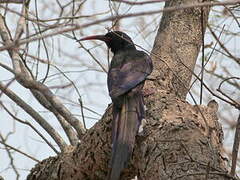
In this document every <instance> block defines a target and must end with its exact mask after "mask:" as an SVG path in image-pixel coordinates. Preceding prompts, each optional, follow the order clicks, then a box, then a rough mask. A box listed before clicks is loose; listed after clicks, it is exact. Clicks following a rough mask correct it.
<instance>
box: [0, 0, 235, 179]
mask: <svg viewBox="0 0 240 180" xmlns="http://www.w3.org/2000/svg"><path fill="white" fill-rule="evenodd" d="M65 1H66V2H68V1H67V0H65ZM46 2H47V3H48V4H49V6H48V7H42V4H44V3H46ZM61 2H64V1H61ZM51 3H52V4H51ZM33 5H34V1H32V2H31V10H32V11H34V6H33ZM55 5H56V4H55V3H53V2H49V1H47V0H45V1H41V2H40V1H39V2H38V6H39V7H38V8H39V9H41V8H44V12H42V11H41V12H39V17H40V18H41V19H46V18H49V16H50V18H54V13H52V9H54V8H53V7H51V6H55ZM162 5H163V3H161V4H160V3H159V4H153V5H144V6H135V7H132V8H130V9H128V7H129V6H127V5H124V4H122V5H121V11H120V12H121V13H122V14H124V13H126V12H128V13H134V12H142V11H149V10H154V9H156V10H157V9H160V8H161V7H162ZM93 6H94V8H93ZM20 7H21V5H9V8H13V9H15V10H18V9H20ZM215 9H217V10H220V9H219V8H215ZM108 10H109V2H108V1H96V0H88V1H87V3H86V4H85V5H84V8H83V11H82V15H90V14H94V13H96V12H97V13H101V12H106V11H108ZM1 12H2V11H1ZM108 16H110V13H108V14H107V15H106V14H105V15H101V16H98V17H97V18H98V19H100V18H103V17H108ZM160 17H161V14H156V15H151V16H145V17H137V18H130V19H129V18H128V19H125V20H122V21H121V27H124V28H121V30H122V31H125V32H127V33H128V34H129V35H130V36H131V37H132V39H133V40H134V42H135V43H136V44H138V45H140V46H141V47H143V48H144V49H147V50H149V51H150V50H151V48H152V45H153V41H154V37H155V34H156V32H157V28H156V24H155V23H150V22H152V21H154V20H155V19H156V22H158V21H159V19H160ZM17 20H18V17H17V16H9V17H8V20H7V23H8V25H9V26H10V27H11V29H14V28H15V26H16V22H17ZM143 20H145V21H146V22H149V24H145V23H143ZM91 21H92V20H91V19H90V18H87V19H86V18H85V19H84V18H83V19H80V20H79V21H78V24H84V23H86V22H91ZM221 21H223V20H222V19H219V18H217V17H215V18H212V19H210V22H214V23H217V24H218V23H219V24H220V23H221ZM136 22H138V24H141V25H135V24H136ZM225 23H226V26H230V27H231V29H236V32H239V30H240V29H239V28H238V27H237V26H236V23H234V22H231V20H227V21H226V22H225ZM141 26H146V29H147V30H148V31H152V33H151V34H150V35H149V36H147V37H146V38H145V37H144V36H145V34H142V33H139V32H140V31H141ZM107 27H111V22H106V23H102V24H97V25H94V26H91V27H88V28H85V29H82V30H81V33H82V34H83V35H84V36H87V35H92V34H105V33H106V32H107V30H106V28H107ZM226 28H227V27H226ZM228 28H229V27H228ZM31 32H32V31H31ZM79 32H80V31H79ZM79 32H76V34H77V35H78V37H79V39H80V38H81V36H80V33H79ZM222 40H223V41H225V42H228V45H229V47H230V48H231V50H232V52H233V53H234V54H237V53H236V52H240V51H239V47H238V46H237V42H239V41H238V40H236V39H229V37H226V36H225V35H223V36H222ZM205 41H206V42H205V44H209V43H210V42H211V41H213V39H212V37H211V36H209V35H206V38H205ZM46 42H47V43H49V44H54V46H55V49H52V48H50V49H48V51H49V56H50V60H51V62H54V64H56V65H57V66H58V68H60V69H61V70H63V71H71V72H70V73H67V76H68V77H69V78H70V79H71V80H73V81H76V86H77V88H78V90H79V92H80V94H81V97H82V99H83V103H84V106H86V107H88V108H90V109H92V110H94V111H96V112H97V113H99V114H100V115H101V114H103V113H104V111H105V109H106V107H107V106H108V104H109V103H110V102H111V100H110V98H109V97H108V93H107V86H106V77H107V76H106V73H104V72H96V71H93V70H89V69H87V68H86V67H83V66H82V62H84V63H86V64H88V65H90V66H92V65H95V62H93V61H92V60H91V57H90V56H89V55H87V54H86V53H85V52H84V50H83V49H80V48H79V44H78V43H76V42H75V41H73V40H71V39H68V38H67V37H65V36H63V35H62V36H61V35H58V36H55V37H52V38H48V39H47V40H46ZM214 42H215V41H214ZM95 43H97V44H98V45H99V46H100V47H96V45H95ZM163 43H164V42H163ZM83 44H84V45H85V46H86V47H87V48H91V52H93V53H95V54H96V56H97V57H98V59H99V61H100V62H102V64H104V65H105V67H107V57H108V56H107V48H106V46H105V44H103V43H101V42H83ZM101 47H104V48H101ZM36 48H37V43H33V44H32V45H31V46H30V53H32V54H34V55H36V53H37V50H36ZM58 49H62V50H63V52H64V53H67V54H71V55H72V58H65V56H64V53H59V52H58ZM206 53H207V52H206ZM238 55H240V54H239V53H238ZM40 57H41V58H43V59H44V58H46V55H45V53H44V51H43V50H42V51H41V55H40ZM63 57H64V58H63ZM73 57H74V58H73ZM76 57H77V59H76ZM199 57H200V56H199ZM0 59H1V62H2V63H4V64H6V65H9V66H11V63H10V60H9V58H8V54H7V53H6V52H0ZM210 61H211V63H214V62H215V63H216V62H218V63H219V61H221V66H226V67H231V73H232V74H234V75H235V76H240V73H239V70H238V69H237V68H238V66H237V65H235V64H234V63H233V62H232V61H229V60H228V61H227V60H226V59H225V57H224V56H223V55H217V56H216V55H215V56H213V58H212V59H211V60H210ZM63 62H67V63H66V64H69V66H64V67H62V66H60V65H58V64H61V63H63ZM199 62H200V61H198V64H200V63H199ZM211 65H212V64H209V65H208V68H210V67H211ZM40 69H41V73H40V74H39V77H44V75H45V72H46V65H40ZM99 70H100V68H99ZM217 70H218V69H217ZM80 71H81V72H80ZM196 72H199V70H196ZM55 73H57V71H56V70H55V69H54V68H53V67H52V68H51V71H50V74H55ZM12 77H13V76H12V75H11V74H9V73H8V72H7V71H5V70H4V69H3V68H0V81H2V82H6V81H5V80H7V79H10V78H12ZM205 77H206V80H205V81H206V82H209V81H211V82H214V83H215V84H218V83H219V82H217V81H216V78H214V77H211V76H209V75H207V74H206V75H205ZM39 79H41V78H39ZM62 79H64V78H62ZM65 82H66V81H65ZM91 83H92V84H94V83H98V84H100V87H99V86H94V85H92V84H91ZM59 84H61V80H59V79H54V77H52V78H51V77H50V78H49V79H48V80H47V85H49V86H52V85H59ZM86 85H88V86H86ZM196 85H198V84H197V83H196ZM216 88H217V87H216ZM10 89H12V90H14V91H15V92H16V93H17V94H18V95H19V96H20V97H21V98H23V99H24V100H26V101H27V102H29V103H30V104H31V106H32V107H34V108H35V109H37V110H38V111H39V112H40V114H41V115H42V116H43V117H44V118H45V119H47V121H48V122H49V123H51V124H52V125H53V126H54V128H56V129H57V130H58V131H59V132H60V133H61V135H63V137H64V139H65V140H67V138H66V136H65V135H64V134H63V130H62V129H61V127H60V125H59V123H58V122H57V121H56V119H55V118H54V116H52V114H51V113H49V112H47V111H46V110H45V109H44V108H43V107H42V106H41V105H39V103H38V102H37V101H36V100H35V99H34V98H33V96H32V95H31V94H30V93H29V91H28V90H26V89H25V88H22V86H20V85H19V84H18V83H16V82H15V83H13V84H12V85H11V86H10ZM231 91H233V90H231V89H229V92H230V93H231ZM53 92H55V94H56V95H59V96H63V97H68V98H70V97H71V99H72V100H74V101H75V102H76V103H77V104H78V101H77V99H78V98H79V97H78V95H77V93H76V91H75V90H71V91H70V90H69V89H60V90H58V91H54V90H53ZM195 97H197V96H195ZM208 97H209V93H208V92H206V91H204V100H205V102H204V104H207V102H208V101H209V100H211V98H212V97H211V96H210V97H211V98H210V99H209V98H208ZM196 99H197V102H199V99H198V98H196ZM1 100H2V101H3V102H4V104H5V105H9V106H10V107H11V106H12V105H14V107H16V108H15V109H16V110H17V111H16V112H15V113H16V114H17V116H18V117H19V118H20V119H23V120H27V121H29V122H31V123H32V124H33V125H34V126H35V127H38V130H41V132H42V133H43V134H44V135H46V137H48V139H49V140H50V141H51V142H53V141H52V139H51V138H50V136H48V135H47V134H46V133H45V131H44V130H42V128H41V127H39V125H38V124H37V123H36V122H34V121H33V120H32V118H30V117H29V116H28V115H27V114H26V113H24V112H23V111H22V110H21V108H19V107H17V105H15V104H14V103H12V101H11V100H10V99H8V98H7V97H6V96H1ZM188 100H189V102H191V103H192V100H191V98H190V97H189V96H188ZM216 101H217V102H219V104H220V108H219V110H220V111H221V110H223V109H222V108H223V107H222V105H221V103H222V102H221V101H219V100H218V99H216ZM64 103H65V105H66V106H67V107H68V108H69V109H70V111H71V112H73V113H74V114H75V115H76V116H77V117H78V118H79V119H81V117H79V115H80V114H81V113H80V107H79V106H78V105H77V104H76V106H72V105H69V104H67V102H64ZM231 113H233V114H235V117H236V114H237V111H235V110H233V108H232V111H231ZM84 115H85V116H86V117H91V118H86V120H87V121H86V123H87V127H88V128H90V127H91V126H92V125H93V124H94V123H95V122H97V120H98V119H100V117H101V116H100V115H96V114H94V113H91V112H89V111H87V110H84ZM0 117H1V118H0V132H1V133H2V134H3V135H6V134H7V133H8V132H9V131H13V132H14V134H12V135H11V136H10V138H9V139H8V141H7V143H8V144H10V145H12V146H14V147H17V148H18V149H20V150H22V151H24V152H27V153H28V154H30V155H32V156H34V157H35V158H37V159H39V160H43V159H45V158H48V157H49V156H55V153H54V152H53V151H52V150H51V149H50V148H49V147H48V146H47V145H46V144H45V142H43V140H42V139H41V138H40V137H39V136H38V135H37V134H36V133H35V132H33V130H32V129H30V128H29V127H27V126H25V125H22V124H20V123H18V122H15V121H13V120H12V118H11V117H9V115H7V113H6V112H5V111H4V110H1V111H0ZM236 118H237V117H236ZM226 128H227V127H226ZM231 140H232V136H228V138H227V140H226V141H225V145H226V146H228V147H229V148H230V147H231V144H232V141H231ZM1 148H2V146H1V145H0V175H1V176H2V177H4V178H5V179H6V180H11V179H15V178H16V175H15V174H14V172H13V170H12V169H11V168H9V158H8V156H7V154H6V151H5V150H4V149H1ZM13 155H14V163H15V165H16V167H17V168H18V170H19V172H20V174H21V177H20V179H21V180H24V179H26V176H27V175H28V174H29V170H31V168H32V167H33V166H34V165H35V162H34V161H32V160H30V159H28V158H26V157H25V156H23V155H21V154H19V153H16V152H14V153H13Z"/></svg>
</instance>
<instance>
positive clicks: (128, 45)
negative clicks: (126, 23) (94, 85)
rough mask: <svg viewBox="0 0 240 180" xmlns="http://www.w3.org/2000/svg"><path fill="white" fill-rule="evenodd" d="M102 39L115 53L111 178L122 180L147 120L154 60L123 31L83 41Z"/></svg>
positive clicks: (111, 75) (111, 80)
mask: <svg viewBox="0 0 240 180" xmlns="http://www.w3.org/2000/svg"><path fill="white" fill-rule="evenodd" d="M85 40H101V41H103V42H105V43H106V45H107V47H108V48H109V49H110V50H111V51H112V53H113V57H112V60H111V63H110V67H109V70H108V77H107V86H108V91H109V96H110V97H111V99H112V102H113V108H112V114H113V120H112V152H111V159H110V161H109V170H108V175H107V179H108V180H118V179H120V176H121V172H122V171H123V169H124V168H126V167H127V165H128V162H129V160H130V158H131V156H132V153H133V148H134V144H135V137H136V135H137V133H138V129H139V127H140V125H141V121H142V119H144V118H145V108H144V99H143V86H144V82H145V80H146V79H147V77H148V76H149V75H150V74H151V72H152V70H153V64H152V60H151V57H150V56H149V55H148V54H147V53H145V52H144V51H140V50H137V49H136V46H135V44H134V43H133V41H132V39H131V38H130V37H129V36H128V35H127V34H126V33H124V32H122V31H110V32H108V33H107V34H105V35H94V36H88V37H85V38H82V39H80V41H85Z"/></svg>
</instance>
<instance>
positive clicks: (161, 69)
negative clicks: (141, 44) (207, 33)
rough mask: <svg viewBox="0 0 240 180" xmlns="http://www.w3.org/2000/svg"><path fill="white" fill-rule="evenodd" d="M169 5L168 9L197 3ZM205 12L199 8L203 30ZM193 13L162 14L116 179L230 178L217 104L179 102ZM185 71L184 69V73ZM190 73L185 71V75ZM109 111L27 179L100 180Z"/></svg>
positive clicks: (197, 19)
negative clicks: (140, 109) (139, 111)
mask: <svg viewBox="0 0 240 180" xmlns="http://www.w3.org/2000/svg"><path fill="white" fill-rule="evenodd" d="M197 2H198V1H196V0H169V1H167V3H166V7H168V6H180V5H182V4H186V3H197ZM208 13H209V9H207V8H205V9H204V27H206V22H207V19H208ZM201 35H202V33H201V10H200V9H199V8H192V9H185V10H180V11H174V12H166V13H164V14H163V17H162V19H161V23H160V27H159V30H158V34H157V37H156V40H155V43H154V47H153V50H152V58H153V61H154V68H155V70H154V72H153V75H152V76H153V77H154V78H155V80H154V81H149V82H147V84H146V88H151V89H154V94H151V95H149V96H147V97H146V98H145V100H146V105H147V118H146V121H145V125H144V131H143V133H142V134H141V135H140V136H138V137H137V143H136V145H135V150H134V154H133V158H132V160H131V162H130V164H129V168H127V169H126V170H125V171H124V173H123V176H122V179H124V180H125V179H131V178H133V177H134V176H135V175H137V176H138V178H139V179H141V180H157V179H161V180H165V179H231V177H230V176H229V175H228V174H227V172H226V168H225V164H224V160H223V158H222V156H221V146H222V130H221V128H220V126H219V124H218V121H217V116H216V111H217V104H216V102H214V101H211V102H210V103H209V105H208V106H207V107H205V106H196V105H195V106H193V105H190V104H189V103H187V102H186V101H185V100H184V99H185V97H186V94H187V92H188V89H187V87H188V86H189V84H190V80H191V76H192V74H191V71H193V69H194V66H195V63H196V59H197V56H198V53H199V49H200V46H201ZM186 66H187V68H186ZM189 70H190V71H189ZM111 118H112V117H111V106H110V107H109V108H108V109H107V110H106V113H105V114H104V116H103V117H102V119H101V120H100V121H99V122H98V123H96V124H95V125H94V126H93V127H92V128H91V129H90V130H88V132H87V133H86V135H84V136H83V138H82V139H81V144H79V145H78V146H77V147H69V150H68V151H66V152H65V153H63V154H61V155H59V156H56V157H51V158H48V159H46V160H44V161H43V162H41V163H39V164H37V165H36V166H35V168H33V169H32V171H31V173H30V174H29V176H28V179H29V180H33V179H38V180H45V179H64V180H67V179H73V180H75V179H76V180H77V179H79V180H88V179H89V180H98V179H99V180H101V179H105V178H106V175H107V170H108V166H107V163H108V161H109V157H110V152H111V147H110V141H111Z"/></svg>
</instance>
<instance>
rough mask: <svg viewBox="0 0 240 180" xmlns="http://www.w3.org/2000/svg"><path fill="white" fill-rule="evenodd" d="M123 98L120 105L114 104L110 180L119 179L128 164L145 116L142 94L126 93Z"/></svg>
mask: <svg viewBox="0 0 240 180" xmlns="http://www.w3.org/2000/svg"><path fill="white" fill-rule="evenodd" d="M122 98H123V101H122V105H121V106H120V107H117V106H116V105H113V124H112V143H113V148H112V155H111V160H110V163H109V166H110V167H109V168H110V170H109V173H108V180H118V179H119V178H120V173H121V171H122V170H123V169H124V168H125V167H126V166H127V162H128V161H129V159H130V157H131V155H132V152H133V147H134V144H135V136H136V134H137V131H138V128H139V126H140V124H141V120H142V119H143V118H144V116H145V111H144V102H143V96H142V94H140V93H136V94H133V95H124V96H123V97H122Z"/></svg>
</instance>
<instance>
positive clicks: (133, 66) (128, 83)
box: [108, 51, 153, 99]
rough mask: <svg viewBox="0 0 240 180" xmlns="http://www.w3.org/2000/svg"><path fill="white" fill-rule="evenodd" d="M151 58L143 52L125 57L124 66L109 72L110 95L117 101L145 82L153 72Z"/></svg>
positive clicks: (117, 66) (113, 68) (118, 66)
mask: <svg viewBox="0 0 240 180" xmlns="http://www.w3.org/2000/svg"><path fill="white" fill-rule="evenodd" d="M152 69H153V67H152V61H151V58H150V56H148V55H147V54H146V53H144V52H142V51H138V53H136V54H134V55H129V56H125V59H124V60H123V63H122V64H118V65H116V66H115V67H111V68H110V70H109V72H108V89H109V95H110V97H111V98H112V99H115V98H117V97H119V96H121V95H123V94H125V93H126V92H128V91H129V90H131V89H133V88H134V87H136V86H137V85H138V84H140V83H141V82H143V81H144V80H145V79H146V77H147V76H148V75H149V74H150V73H151V72H152Z"/></svg>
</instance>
